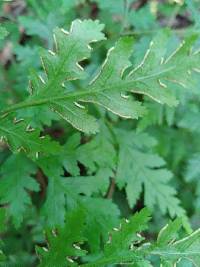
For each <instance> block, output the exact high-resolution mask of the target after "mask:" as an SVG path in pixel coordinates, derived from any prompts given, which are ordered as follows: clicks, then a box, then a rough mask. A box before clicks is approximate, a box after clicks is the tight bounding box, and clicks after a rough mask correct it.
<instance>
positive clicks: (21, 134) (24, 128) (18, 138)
mask: <svg viewBox="0 0 200 267" xmlns="http://www.w3.org/2000/svg"><path fill="white" fill-rule="evenodd" d="M0 137H1V140H3V141H5V142H6V143H8V145H9V147H10V149H11V150H12V151H13V152H14V153H18V152H20V151H24V152H26V153H27V154H28V155H29V156H30V157H32V158H35V157H36V158H37V157H38V155H39V153H42V154H47V155H48V154H55V153H58V152H59V150H60V146H59V144H58V143H57V142H55V141H51V140H50V138H49V137H48V136H43V137H41V136H40V131H39V130H38V129H33V128H32V127H31V125H30V124H28V123H27V122H26V121H24V120H23V119H19V120H18V119H12V118H10V117H5V118H4V119H2V120H1V126H0Z"/></svg>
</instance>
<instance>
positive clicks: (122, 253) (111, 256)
mask: <svg viewBox="0 0 200 267" xmlns="http://www.w3.org/2000/svg"><path fill="white" fill-rule="evenodd" d="M149 220H150V213H149V211H148V210H147V209H143V210H142V211H140V212H139V213H136V214H135V215H134V216H133V217H132V218H131V219H130V220H129V221H125V220H123V221H122V222H121V225H120V228H114V230H113V231H112V232H111V233H110V239H109V241H108V242H107V244H105V246H104V250H103V252H102V254H100V255H99V257H97V258H96V259H95V260H94V262H91V263H88V264H84V266H85V267H90V266H91V267H94V266H95V267H98V266H99V267H100V266H107V265H108V264H117V263H118V264H119V263H124V264H128V263H132V262H137V261H138V262H139V261H140V260H141V259H142V256H141V257H140V256H139V253H137V247H136V246H135V244H138V243H140V242H141V241H142V240H143V238H142V237H141V236H139V235H138V233H139V232H141V231H143V230H145V229H146V228H147V223H148V221H149ZM141 254H142V253H141Z"/></svg>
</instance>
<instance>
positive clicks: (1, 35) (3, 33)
mask: <svg viewBox="0 0 200 267" xmlns="http://www.w3.org/2000/svg"><path fill="white" fill-rule="evenodd" d="M7 35H8V32H7V30H6V29H5V28H4V27H2V26H0V40H2V39H4V38H5V37H6V36H7Z"/></svg>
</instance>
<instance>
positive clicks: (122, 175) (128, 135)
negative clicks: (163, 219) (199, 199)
mask: <svg viewBox="0 0 200 267" xmlns="http://www.w3.org/2000/svg"><path fill="white" fill-rule="evenodd" d="M140 135H141V136H140ZM141 137H143V138H141ZM117 138H118V142H119V146H120V151H119V162H118V167H117V175H116V182H117V184H118V186H119V188H120V189H121V188H123V187H125V189H126V194H127V198H128V202H129V205H130V207H133V206H134V205H135V204H136V201H137V200H138V199H139V197H140V194H141V192H142V191H143V186H144V203H145V205H146V206H147V207H149V208H151V209H153V208H154V207H155V205H158V206H159V209H160V210H161V212H162V213H163V214H166V213H167V212H169V214H170V216H171V217H174V216H175V215H179V216H184V214H185V211H184V209H183V208H181V207H180V201H179V199H178V198H176V196H175V195H176V190H175V189H174V188H173V187H171V186H170V185H169V184H168V183H169V181H170V180H171V178H172V173H171V172H170V171H168V170H167V169H166V168H165V161H164V160H163V159H162V158H161V157H160V156H159V155H157V154H155V153H153V152H150V151H149V148H151V149H152V147H153V146H152V145H151V144H150V146H148V150H147V149H146V148H145V147H147V146H146V145H145V143H144V142H143V140H142V139H144V140H145V138H146V135H145V134H135V133H134V132H131V131H130V132H128V131H124V130H118V131H117ZM137 138H139V139H137ZM147 138H148V137H147ZM147 144H148V143H147Z"/></svg>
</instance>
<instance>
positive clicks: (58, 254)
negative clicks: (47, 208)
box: [36, 208, 85, 267]
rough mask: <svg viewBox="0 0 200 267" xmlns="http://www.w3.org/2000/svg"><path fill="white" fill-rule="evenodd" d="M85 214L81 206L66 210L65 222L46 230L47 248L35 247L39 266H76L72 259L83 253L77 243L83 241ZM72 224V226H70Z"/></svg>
mask: <svg viewBox="0 0 200 267" xmlns="http://www.w3.org/2000/svg"><path fill="white" fill-rule="evenodd" d="M84 222H85V214H84V212H83V210H82V209H81V208H78V209H76V210H74V211H71V212H68V213H67V215H66V224H65V226H64V227H59V228H57V229H56V230H55V231H53V232H51V231H47V242H48V247H47V248H41V247H37V248H36V250H37V253H38V254H39V257H40V259H41V262H40V264H39V267H48V266H49V267H50V266H55V267H65V266H78V265H77V264H76V263H74V264H73V259H74V258H76V257H80V256H83V255H85V251H84V250H82V249H80V248H79V246H78V245H79V244H80V243H82V242H83V241H85V237H84V235H83V230H84V228H85V226H84ZM72 225H73V227H72Z"/></svg>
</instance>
